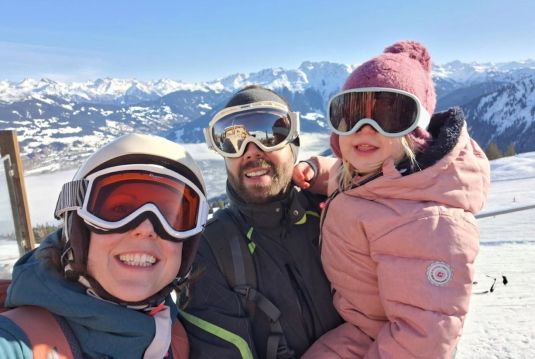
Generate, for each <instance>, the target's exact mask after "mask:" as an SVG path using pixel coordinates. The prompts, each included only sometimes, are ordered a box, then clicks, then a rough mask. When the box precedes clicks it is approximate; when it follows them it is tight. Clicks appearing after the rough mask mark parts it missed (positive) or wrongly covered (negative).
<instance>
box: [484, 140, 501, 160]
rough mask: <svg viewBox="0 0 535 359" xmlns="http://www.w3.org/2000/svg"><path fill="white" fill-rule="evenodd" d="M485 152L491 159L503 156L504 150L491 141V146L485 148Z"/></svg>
mask: <svg viewBox="0 0 535 359" xmlns="http://www.w3.org/2000/svg"><path fill="white" fill-rule="evenodd" d="M485 154H486V155H487V158H488V159H489V160H495V159H497V158H501V157H503V153H502V151H501V150H500V148H499V147H498V145H497V144H496V143H495V142H491V143H490V144H489V146H488V147H487V149H486V150H485Z"/></svg>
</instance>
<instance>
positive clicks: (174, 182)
mask: <svg viewBox="0 0 535 359" xmlns="http://www.w3.org/2000/svg"><path fill="white" fill-rule="evenodd" d="M72 210H76V211H77V213H78V215H79V216H80V217H81V218H82V219H83V220H84V221H85V222H86V223H87V224H89V225H90V226H92V227H94V228H95V229H97V230H99V231H102V233H106V232H110V233H116V232H125V231H127V230H129V229H131V228H133V226H132V223H135V226H137V225H138V224H139V223H138V222H136V219H138V218H139V217H140V216H141V215H144V214H152V215H153V216H155V217H156V218H157V219H158V221H159V224H160V225H161V228H163V230H164V231H165V233H166V234H167V235H166V236H165V239H171V240H173V241H181V240H183V239H186V238H188V237H191V236H193V235H195V234H197V233H200V232H201V231H202V229H203V228H204V225H205V224H206V219H207V217H208V202H207V200H206V197H205V196H204V194H203V193H202V192H201V190H200V189H199V188H198V187H197V186H196V185H195V184H194V183H193V182H191V181H190V180H188V179H187V178H186V177H184V176H182V175H180V174H178V173H176V172H174V171H171V170H169V169H167V168H165V167H162V166H158V165H152V164H132V165H123V166H115V167H110V168H106V169H103V170H101V171H98V172H95V173H92V174H90V175H89V176H87V177H86V178H85V179H82V180H75V181H71V182H68V183H66V184H64V185H63V188H62V190H61V193H60V196H59V199H58V203H57V205H56V211H55V215H56V218H58V219H59V218H60V216H61V215H62V214H63V213H65V212H66V211H72Z"/></svg>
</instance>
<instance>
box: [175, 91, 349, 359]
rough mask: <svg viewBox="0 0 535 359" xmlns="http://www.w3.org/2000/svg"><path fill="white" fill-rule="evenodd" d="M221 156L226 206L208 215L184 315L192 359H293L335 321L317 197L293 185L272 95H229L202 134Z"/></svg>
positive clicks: (285, 120)
mask: <svg viewBox="0 0 535 359" xmlns="http://www.w3.org/2000/svg"><path fill="white" fill-rule="evenodd" d="M205 134H206V139H207V143H208V145H209V147H211V148H213V149H214V150H215V151H217V152H218V153H219V154H221V155H222V156H223V157H224V159H225V166H226V169H227V175H228V179H227V195H228V197H229V201H230V205H229V207H227V208H225V209H222V210H220V211H218V212H216V214H215V216H214V219H212V220H211V221H210V222H209V223H208V225H207V227H206V229H205V232H204V234H203V237H202V239H201V241H200V242H201V243H200V245H199V250H198V253H197V257H196V260H195V269H196V270H198V271H200V272H201V273H200V274H199V277H198V279H197V281H196V282H195V281H194V283H193V284H192V287H191V292H190V303H189V305H188V306H187V307H186V309H185V311H184V312H182V319H183V322H184V324H185V325H186V329H187V332H188V336H189V340H190V346H191V358H267V359H272V358H298V357H299V356H300V355H301V354H303V353H304V352H305V350H306V349H307V348H308V347H309V346H310V345H311V344H312V343H313V342H314V340H316V339H317V338H318V337H320V336H321V335H322V334H323V333H325V332H326V331H328V330H329V329H332V328H334V327H336V326H337V325H338V324H340V322H341V319H340V318H339V316H338V314H337V313H336V311H335V310H334V307H333V305H332V298H331V291H330V286H329V283H328V281H327V279H326V277H325V275H324V273H323V270H322V267H321V261H320V256H319V250H318V241H319V240H318V238H319V212H320V207H319V204H320V202H321V200H323V199H324V198H321V197H317V196H314V195H312V194H310V193H307V192H305V191H299V190H298V189H297V188H296V187H294V186H293V185H292V183H291V177H292V171H293V167H294V164H295V162H296V159H297V152H298V149H299V118H298V114H297V113H295V112H291V110H290V108H289V105H288V104H287V102H286V101H285V100H284V99H283V98H282V97H280V96H279V95H277V94H276V93H275V92H273V91H271V90H268V89H265V88H262V87H259V86H249V87H246V88H244V89H242V90H241V91H239V92H237V93H236V94H235V95H234V96H233V97H232V98H231V99H230V101H229V102H228V103H227V104H226V106H225V108H224V109H223V110H221V111H220V112H218V113H217V114H216V115H215V116H214V118H213V119H212V121H211V122H210V124H209V127H208V129H206V130H205Z"/></svg>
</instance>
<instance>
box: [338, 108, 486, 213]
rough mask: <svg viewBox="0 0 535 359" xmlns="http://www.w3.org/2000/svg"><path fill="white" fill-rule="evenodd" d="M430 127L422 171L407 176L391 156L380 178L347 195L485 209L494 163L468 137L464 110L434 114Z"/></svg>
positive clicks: (421, 160) (420, 158)
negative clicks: (397, 166) (429, 141)
mask: <svg viewBox="0 0 535 359" xmlns="http://www.w3.org/2000/svg"><path fill="white" fill-rule="evenodd" d="M428 130H429V132H430V133H431V134H432V135H433V142H432V143H431V144H430V146H429V147H428V148H427V149H426V151H424V152H423V153H421V154H418V155H417V157H416V161H417V163H418V170H416V171H414V172H412V173H410V174H408V175H403V174H402V173H400V169H398V168H396V166H395V165H394V161H393V160H387V161H385V163H384V164H383V175H382V176H381V177H378V178H376V179H374V180H372V181H369V182H367V183H365V184H363V185H361V186H357V187H355V188H353V189H351V190H348V191H347V192H345V193H347V194H348V195H357V196H359V197H362V198H366V199H369V200H379V199H381V198H395V199H407V200H413V201H433V202H437V203H441V204H444V205H447V206H451V207H457V208H463V209H464V210H466V211H470V212H472V213H475V212H478V211H479V210H481V208H482V207H483V205H484V203H485V199H486V196H487V191H488V188H489V184H490V179H489V178H490V165H489V162H488V160H487V157H486V156H485V153H484V152H483V151H482V150H481V148H480V147H479V145H478V144H477V143H476V142H475V141H474V140H473V139H471V138H470V136H469V135H468V130H467V125H466V122H465V120H464V115H463V113H462V111H461V110H460V109H459V108H452V109H450V110H448V111H445V112H441V113H436V114H435V115H433V117H432V119H431V124H430V126H429V129H428Z"/></svg>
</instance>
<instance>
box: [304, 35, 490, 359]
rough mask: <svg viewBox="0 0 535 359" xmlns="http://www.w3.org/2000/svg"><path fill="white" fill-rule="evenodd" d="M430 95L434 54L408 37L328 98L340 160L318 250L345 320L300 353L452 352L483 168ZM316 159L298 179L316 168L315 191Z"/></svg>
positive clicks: (450, 115) (459, 127)
mask: <svg viewBox="0 0 535 359" xmlns="http://www.w3.org/2000/svg"><path fill="white" fill-rule="evenodd" d="M435 104H436V98H435V89H434V85H433V82H432V80H431V61H430V56H429V54H428V52H427V50H426V49H425V48H424V47H423V46H422V45H421V44H419V43H416V42H412V41H406V42H399V43H396V44H394V45H392V46H390V47H388V48H386V49H385V51H384V53H383V54H382V55H380V56H378V57H376V58H373V59H371V60H369V61H368V62H365V63H364V64H362V65H361V66H359V67H358V68H357V69H355V70H354V71H353V73H351V75H350V76H349V77H348V79H347V80H346V82H345V84H344V86H343V91H342V92H341V93H339V94H337V95H335V96H334V97H333V98H332V99H331V100H330V102H329V108H328V111H329V122H330V126H331V127H332V128H333V133H332V135H331V147H332V150H333V152H334V153H335V155H336V156H337V157H338V158H340V159H341V161H338V165H336V166H334V167H333V169H332V171H331V175H330V180H329V183H328V184H329V190H328V191H329V194H330V199H329V201H327V203H326V207H325V209H324V213H323V218H322V228H321V233H322V248H321V249H322V253H321V259H322V263H323V266H324V269H325V272H326V274H327V277H328V278H329V280H330V281H331V285H332V288H333V291H334V298H333V300H334V304H335V307H336V309H337V310H338V312H339V313H340V315H341V316H342V317H343V318H344V319H345V321H346V323H344V324H342V325H341V326H339V327H338V328H336V329H333V330H331V331H330V332H328V333H327V334H325V335H324V336H322V337H321V338H320V339H319V340H318V341H317V342H316V343H315V344H314V345H313V346H312V347H311V348H310V349H309V350H308V351H307V353H306V354H305V356H304V358H322V359H325V358H396V359H403V358H426V359H431V358H432V359H439V358H448V359H449V358H451V357H452V356H453V355H454V351H455V347H456V344H457V342H458V340H459V337H460V335H461V332H462V327H463V322H464V318H465V316H466V313H467V311H468V303H469V300H470V293H471V287H472V279H473V273H474V260H475V258H476V255H477V252H478V246H479V229H478V224H477V222H476V220H475V218H474V213H476V212H477V211H479V210H480V209H481V208H482V207H483V204H484V202H485V199H486V194H487V190H488V187H489V181H490V179H489V171H490V169H489V162H488V160H487V158H486V157H485V154H484V153H483V151H482V150H481V149H480V147H479V146H478V145H477V143H475V142H474V141H473V140H472V139H471V138H470V137H469V135H468V132H467V125H466V122H465V120H464V117H463V114H462V112H461V110H460V109H458V108H453V109H450V110H448V111H446V112H443V113H436V114H434V115H432V114H433V111H434V109H435ZM431 115H432V117H431ZM323 163H324V162H322V161H319V162H315V166H309V165H307V164H306V163H301V164H299V165H298V166H297V167H296V168H295V171H294V180H295V181H296V182H297V183H298V184H300V185H301V186H302V187H308V186H309V184H305V180H311V173H312V169H311V168H312V167H318V165H319V172H320V173H319V176H318V177H317V178H316V180H315V182H314V183H313V186H312V189H314V188H316V190H318V189H321V187H322V186H323V184H324V182H323V181H322V180H321V177H322V173H324V170H325V168H324V167H325V166H322V164H323ZM322 171H323V172H322Z"/></svg>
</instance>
